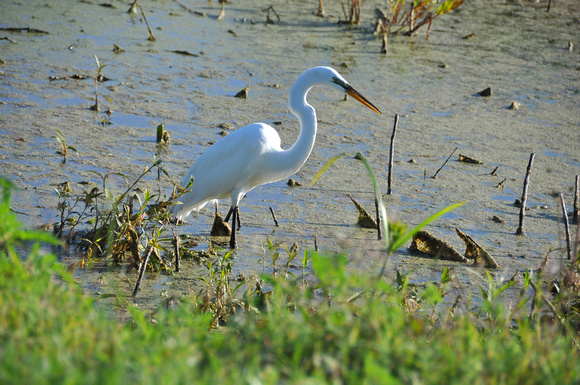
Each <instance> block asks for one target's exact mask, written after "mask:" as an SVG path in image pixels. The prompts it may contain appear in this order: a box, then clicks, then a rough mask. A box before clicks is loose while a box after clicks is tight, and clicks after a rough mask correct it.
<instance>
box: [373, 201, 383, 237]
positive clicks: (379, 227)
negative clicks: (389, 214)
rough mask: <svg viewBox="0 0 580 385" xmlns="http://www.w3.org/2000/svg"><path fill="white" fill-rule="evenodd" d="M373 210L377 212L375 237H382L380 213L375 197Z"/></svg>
mask: <svg viewBox="0 0 580 385" xmlns="http://www.w3.org/2000/svg"><path fill="white" fill-rule="evenodd" d="M375 212H376V213H377V239H378V240H379V241H380V240H381V239H383V237H382V235H381V214H380V213H379V200H378V199H377V198H376V197H375Z"/></svg>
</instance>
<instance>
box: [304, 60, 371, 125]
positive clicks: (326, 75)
mask: <svg viewBox="0 0 580 385" xmlns="http://www.w3.org/2000/svg"><path fill="white" fill-rule="evenodd" d="M310 71H312V74H313V75H314V76H315V77H317V78H318V79H319V80H320V83H321V84H329V85H331V86H332V87H334V88H336V89H338V90H340V91H342V92H346V94H347V95H349V96H352V97H353V98H355V99H356V100H358V101H359V102H361V103H362V104H363V105H365V106H367V107H368V108H370V109H371V110H373V111H375V112H376V113H379V114H380V113H381V111H379V109H378V108H377V107H375V105H374V104H372V103H371V102H369V101H368V100H367V98H365V97H364V96H362V95H361V94H360V93H359V92H358V91H357V90H355V89H354V88H353V87H352V86H351V85H350V84H349V83H348V82H347V81H346V79H345V78H343V77H342V75H341V74H339V73H338V72H337V71H336V70H335V69H334V68H330V67H314V68H311V69H310V70H308V72H310Z"/></svg>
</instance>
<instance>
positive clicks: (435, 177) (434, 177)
mask: <svg viewBox="0 0 580 385" xmlns="http://www.w3.org/2000/svg"><path fill="white" fill-rule="evenodd" d="M458 148H459V147H455V150H453V152H452V153H451V155H449V158H447V160H446V161H445V163H443V165H442V166H441V167H439V170H437V172H436V173H435V175H433V176H432V177H431V178H433V179H437V174H439V171H441V169H442V168H443V167H445V165H446V164H447V162H449V159H451V157H452V156H453V154H455V151H457V149H458Z"/></svg>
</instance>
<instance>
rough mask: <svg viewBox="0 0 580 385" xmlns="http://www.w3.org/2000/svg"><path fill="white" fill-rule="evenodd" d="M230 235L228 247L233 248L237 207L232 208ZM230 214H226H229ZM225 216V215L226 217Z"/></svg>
mask: <svg viewBox="0 0 580 385" xmlns="http://www.w3.org/2000/svg"><path fill="white" fill-rule="evenodd" d="M231 212H232V213H233V215H232V236H231V237H230V249H235V248H236V247H237V246H236V217H237V216H238V215H237V214H238V208H237V207H236V208H235V209H232V210H231ZM229 215H230V214H228V216H229ZM226 218H227V217H226Z"/></svg>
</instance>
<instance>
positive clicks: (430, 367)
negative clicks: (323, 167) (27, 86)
mask: <svg viewBox="0 0 580 385" xmlns="http://www.w3.org/2000/svg"><path fill="white" fill-rule="evenodd" d="M6 208H7V201H6V200H4V201H3V204H2V208H1V209H0V234H3V237H2V242H1V243H0V363H1V364H0V383H2V384H11V383H30V384H35V383H58V384H67V383H69V384H77V383H82V384H92V383H95V384H115V383H139V384H172V383H180V384H183V383H212V384H215V383H236V384H243V383H280V382H282V383H327V382H328V383H362V384H364V383H372V384H374V383H387V384H390V383H434V384H441V383H448V384H452V383H456V384H466V383H475V384H479V383H484V384H493V383H501V384H510V383H514V384H519V383H526V384H533V383H538V384H546V383H559V384H564V383H578V382H579V381H580V366H579V365H578V364H577V362H578V359H579V356H578V351H577V348H575V347H573V341H572V338H571V337H570V336H566V335H565V333H562V332H561V331H560V330H559V329H557V328H555V327H553V326H542V324H540V323H534V324H530V323H528V322H527V321H526V320H527V317H525V316H522V317H519V318H520V319H521V321H519V322H518V323H517V324H516V323H515V322H514V321H511V319H512V317H508V318H505V317H504V316H503V315H504V314H505V313H506V311H505V309H502V307H501V303H500V302H493V301H495V300H496V299H495V298H494V297H495V296H493V295H488V297H487V299H486V301H488V302H490V303H486V306H484V308H485V309H484V310H482V312H481V313H480V314H474V313H472V312H465V313H464V314H462V315H452V314H451V312H450V311H449V309H447V310H443V311H439V310H438V312H437V313H438V317H430V316H425V315H424V314H431V313H432V312H433V310H434V309H436V308H437V309H440V308H439V307H437V306H438V304H439V301H440V300H441V296H442V293H443V291H442V289H441V288H440V287H439V286H436V285H429V286H428V287H427V288H425V289H424V290H423V291H421V293H420V294H419V297H420V301H419V300H418V302H420V306H421V311H418V312H411V311H409V307H407V306H405V303H406V302H408V301H409V297H408V291H406V290H405V284H404V283H403V285H402V286H401V285H399V286H397V285H390V284H387V283H385V282H384V281H382V280H381V281H378V282H376V280H373V279H369V278H368V277H366V276H363V275H360V274H358V273H352V272H350V271H349V270H347V268H346V265H347V258H346V257H345V256H343V255H327V256H324V255H317V254H313V255H312V259H311V263H312V269H313V271H314V274H315V276H316V278H317V281H318V282H319V285H318V288H317V289H316V290H315V291H312V290H306V289H305V288H304V286H303V285H301V283H300V281H298V280H294V279H286V278H283V277H281V278H277V277H271V276H270V277H267V278H266V277H265V278H264V279H266V280H267V281H268V283H269V284H270V285H272V287H273V290H272V295H271V296H268V297H267V298H264V297H261V298H260V297H255V303H252V304H251V306H248V308H249V309H251V310H249V311H239V312H238V314H237V315H235V316H231V317H230V318H229V319H228V324H227V327H226V328H222V330H220V331H215V330H209V328H208V326H209V325H210V323H211V322H212V315H211V314H205V313H200V312H199V311H198V310H196V306H195V303H194V302H195V301H184V302H181V303H180V304H179V306H178V307H177V308H176V309H174V310H163V309H160V310H159V311H158V313H157V314H156V315H155V321H156V322H152V319H151V318H148V317H146V316H145V315H144V314H143V312H141V311H140V310H138V309H136V308H132V309H131V312H132V316H133V319H132V322H129V323H127V324H121V323H119V322H118V321H116V320H114V319H111V318H110V317H109V316H108V315H106V314H105V313H104V312H103V311H102V310H100V309H99V308H98V307H96V306H95V304H94V303H93V301H92V300H91V299H89V298H87V297H85V296H83V295H82V293H81V292H80V290H79V289H78V287H77V286H76V285H75V283H74V282H73V281H72V280H71V277H70V275H69V274H68V273H67V272H66V271H65V269H64V268H63V266H62V265H61V264H60V263H58V262H57V261H56V260H55V257H54V256H52V255H43V253H42V252H41V250H40V248H39V247H38V246H30V247H29V251H28V252H27V255H26V258H25V259H24V260H22V259H20V258H18V256H17V255H16V253H15V250H16V248H15V247H14V245H15V243H16V242H20V240H26V239H29V238H30V237H27V236H23V234H24V233H26V232H25V231H24V232H23V230H22V229H21V226H20V224H19V223H18V222H17V221H16V220H15V218H14V216H13V214H12V213H10V212H9V210H7V209H6ZM5 223H9V224H10V226H11V228H12V230H11V231H10V232H8V231H7V230H8V229H7V228H5V227H4V224H5ZM45 240H46V239H43V241H45ZM442 283H443V284H444V283H445V280H444V279H442ZM490 290H491V289H490ZM321 293H322V295H321ZM355 293H356V294H355ZM353 294H355V295H353ZM415 298H417V297H415ZM491 302H493V303H491ZM513 318H516V319H517V318H518V317H513ZM435 319H437V320H436V321H435Z"/></svg>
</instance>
